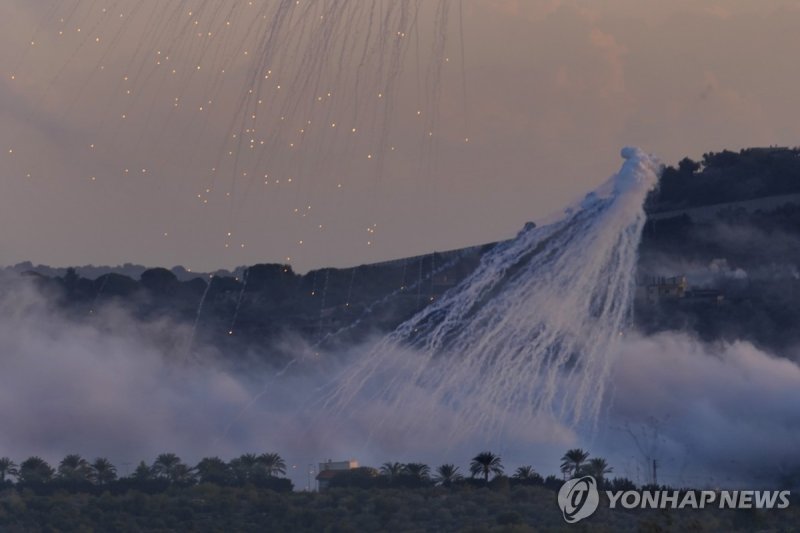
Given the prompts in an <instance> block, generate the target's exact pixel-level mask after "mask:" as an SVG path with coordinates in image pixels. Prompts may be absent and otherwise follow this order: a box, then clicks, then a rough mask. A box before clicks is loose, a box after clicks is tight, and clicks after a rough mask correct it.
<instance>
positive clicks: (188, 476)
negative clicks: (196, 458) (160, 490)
mask: <svg viewBox="0 0 800 533" xmlns="http://www.w3.org/2000/svg"><path fill="white" fill-rule="evenodd" d="M169 481H170V483H177V484H180V485H186V484H189V483H194V481H195V478H194V471H193V469H192V468H191V467H190V466H189V465H187V464H186V463H178V464H176V465H175V466H173V467H172V471H171V472H170V475H169Z"/></svg>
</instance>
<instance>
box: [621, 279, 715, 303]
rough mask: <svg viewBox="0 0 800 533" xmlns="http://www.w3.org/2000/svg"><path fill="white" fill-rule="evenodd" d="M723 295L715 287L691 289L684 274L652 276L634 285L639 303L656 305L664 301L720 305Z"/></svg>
mask: <svg viewBox="0 0 800 533" xmlns="http://www.w3.org/2000/svg"><path fill="white" fill-rule="evenodd" d="M724 299H725V296H724V295H723V294H722V293H721V292H720V291H718V290H716V289H693V288H691V287H689V283H688V282H687V280H686V276H673V277H669V278H667V277H653V278H647V279H645V280H640V282H639V283H638V284H637V286H636V300H637V303H640V304H648V305H658V304H660V303H665V302H678V303H681V304H697V303H705V304H713V305H721V304H722V303H723V301H724Z"/></svg>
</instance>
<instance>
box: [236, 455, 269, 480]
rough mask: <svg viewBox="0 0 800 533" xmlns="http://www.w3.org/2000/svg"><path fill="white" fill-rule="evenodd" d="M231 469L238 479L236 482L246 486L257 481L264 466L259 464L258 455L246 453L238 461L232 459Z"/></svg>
mask: <svg viewBox="0 0 800 533" xmlns="http://www.w3.org/2000/svg"><path fill="white" fill-rule="evenodd" d="M230 468H231V471H232V472H233V475H234V476H235V477H236V481H238V482H239V483H242V484H244V483H247V482H250V481H253V480H254V479H256V478H257V477H258V473H259V471H260V470H261V469H262V468H263V466H262V465H261V464H260V463H259V462H258V456H257V455H256V454H254V453H245V454H242V455H240V456H239V457H237V458H236V459H232V460H231V462H230Z"/></svg>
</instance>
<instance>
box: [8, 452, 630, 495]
mask: <svg viewBox="0 0 800 533" xmlns="http://www.w3.org/2000/svg"><path fill="white" fill-rule="evenodd" d="M561 460H562V463H561V468H560V470H561V474H562V476H561V477H558V476H555V475H549V476H547V477H544V476H542V475H541V474H540V473H538V472H537V471H536V470H535V469H534V468H533V467H532V466H530V465H523V466H520V467H517V468H516V470H514V472H513V473H512V474H511V475H510V476H506V472H505V467H504V466H503V462H502V458H501V457H500V456H499V455H497V454H495V453H493V452H490V451H484V452H481V453H479V454H477V455H475V457H473V458H472V459H471V461H470V463H469V469H468V472H467V473H466V474H465V473H462V472H461V470H460V467H458V466H456V465H455V464H452V463H445V464H442V465H440V466H438V467H436V468H435V469H432V468H431V467H430V466H429V465H427V464H424V463H413V462H412V463H399V462H386V463H384V464H382V465H381V466H380V467H379V468H371V467H360V468H355V469H351V470H342V471H336V474H335V475H334V476H333V477H332V479H331V480H330V486H331V487H361V488H379V487H390V486H391V487H405V488H416V487H426V486H441V487H452V486H457V485H463V484H471V485H489V484H490V483H503V482H507V483H511V484H519V485H542V486H546V487H550V488H554V489H557V488H559V487H560V486H561V484H562V483H563V480H564V479H567V478H570V477H577V476H583V475H591V476H594V477H595V478H596V479H597V480H598V482H599V483H600V484H601V485H604V484H608V485H609V486H612V485H613V486H615V487H628V486H633V483H632V482H630V481H629V480H625V479H619V478H615V479H614V480H613V481H612V482H606V478H607V476H608V474H611V473H612V472H613V469H612V468H611V467H610V466H609V465H608V462H607V461H606V460H605V459H603V458H601V457H595V458H589V453H588V452H586V451H584V450H582V449H580V448H576V449H571V450H568V451H567V452H566V453H565V454H564V456H563V457H562V458H561ZM286 472H287V465H286V461H285V460H284V459H283V458H282V457H281V456H280V455H279V454H277V453H262V454H254V453H246V454H243V455H240V456H239V457H236V458H234V459H231V460H230V461H225V460H223V459H221V458H219V457H206V458H204V459H202V460H201V461H200V462H198V463H197V464H196V465H194V466H191V465H189V464H187V463H185V462H184V461H183V460H181V458H180V457H178V456H177V455H176V454H174V453H162V454H160V455H158V456H157V457H156V458H155V460H154V461H153V462H152V463H151V464H147V463H146V462H145V461H141V462H140V463H139V464H138V465H137V466H136V468H135V469H134V470H133V472H132V473H131V474H130V475H126V476H119V474H118V471H117V468H116V466H114V464H112V463H111V461H109V460H108V459H107V458H104V457H98V458H96V459H95V460H94V461H89V460H87V459H85V458H84V457H82V456H81V455H78V454H69V455H67V456H66V457H64V458H63V459H62V460H61V462H60V463H59V464H58V465H57V467H55V468H53V467H52V466H51V465H50V464H48V463H47V461H45V460H44V459H42V458H41V457H38V456H32V457H29V458H27V459H25V460H24V461H22V462H21V463H19V464H16V463H15V462H14V461H12V460H11V459H9V458H8V457H0V486H6V487H11V486H17V487H19V488H32V489H34V490H38V491H47V490H50V491H52V490H57V489H65V490H71V491H83V492H98V493H99V492H102V491H104V490H111V491H117V492H124V491H126V490H143V491H145V492H158V491H161V490H166V489H167V488H169V487H171V486H178V487H186V486H191V485H195V484H202V483H209V484H214V485H220V486H246V485H253V486H256V487H262V488H269V489H272V490H276V491H279V492H282V491H287V492H288V491H291V490H292V489H293V484H292V482H291V481H290V480H289V479H287V478H286V477H285V476H286Z"/></svg>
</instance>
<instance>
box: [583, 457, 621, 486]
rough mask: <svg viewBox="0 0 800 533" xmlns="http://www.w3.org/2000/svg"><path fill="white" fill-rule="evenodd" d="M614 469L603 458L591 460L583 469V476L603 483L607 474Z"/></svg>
mask: <svg viewBox="0 0 800 533" xmlns="http://www.w3.org/2000/svg"><path fill="white" fill-rule="evenodd" d="M613 471H614V469H613V468H611V467H610V466H608V462H607V461H606V460H605V459H603V458H602V457H595V458H594V459H590V460H589V463H588V464H586V465H584V466H583V468H582V469H581V473H582V474H586V475H589V476H592V477H594V478H595V479H596V480H597V481H602V480H603V478H605V476H606V474H610V473H611V472H613Z"/></svg>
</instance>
